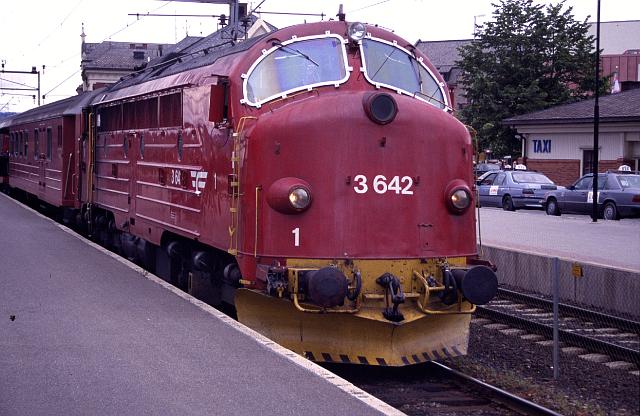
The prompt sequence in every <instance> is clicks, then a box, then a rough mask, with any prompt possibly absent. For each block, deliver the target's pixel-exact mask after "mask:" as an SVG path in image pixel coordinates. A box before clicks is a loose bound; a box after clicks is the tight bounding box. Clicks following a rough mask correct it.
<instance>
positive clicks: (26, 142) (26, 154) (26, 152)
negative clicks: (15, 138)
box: [20, 131, 29, 159]
mask: <svg viewBox="0 0 640 416" xmlns="http://www.w3.org/2000/svg"><path fill="white" fill-rule="evenodd" d="M20 137H22V133H20ZM28 157H29V135H28V134H27V132H26V131H25V132H24V158H25V159H27V158H28Z"/></svg>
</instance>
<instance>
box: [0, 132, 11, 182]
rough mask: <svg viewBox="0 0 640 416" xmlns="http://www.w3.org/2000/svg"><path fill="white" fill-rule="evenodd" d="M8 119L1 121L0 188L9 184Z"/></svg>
mask: <svg viewBox="0 0 640 416" xmlns="http://www.w3.org/2000/svg"><path fill="white" fill-rule="evenodd" d="M6 125H8V120H5V121H0V190H3V189H4V188H5V187H7V186H8V185H9V129H8V128H6V127H5V126H6Z"/></svg>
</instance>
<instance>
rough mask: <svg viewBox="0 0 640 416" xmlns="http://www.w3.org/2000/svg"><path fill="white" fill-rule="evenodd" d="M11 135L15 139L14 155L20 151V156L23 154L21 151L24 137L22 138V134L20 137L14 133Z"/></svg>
mask: <svg viewBox="0 0 640 416" xmlns="http://www.w3.org/2000/svg"><path fill="white" fill-rule="evenodd" d="M13 137H14V138H15V139H16V148H15V151H16V156H18V153H20V156H23V155H24V154H23V153H22V152H23V151H24V139H23V138H22V136H20V139H18V135H17V134H15V133H14V135H13Z"/></svg>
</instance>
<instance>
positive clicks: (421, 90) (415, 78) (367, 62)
mask: <svg viewBox="0 0 640 416" xmlns="http://www.w3.org/2000/svg"><path fill="white" fill-rule="evenodd" d="M360 48H361V54H362V60H363V67H364V68H365V72H364V76H365V78H366V79H367V81H369V82H370V83H371V84H373V85H375V86H376V87H385V88H390V89H392V90H395V91H397V92H399V93H402V94H406V95H411V96H413V97H415V98H418V99H420V100H422V101H426V102H428V103H429V104H432V105H434V106H436V107H438V108H441V109H444V110H448V109H449V103H448V101H447V94H446V93H445V91H444V87H443V86H442V85H440V84H439V83H438V80H437V79H436V77H435V75H434V74H433V73H432V72H431V70H430V69H429V68H428V67H427V66H426V65H425V64H424V63H423V62H422V59H419V58H418V59H417V58H416V57H415V56H414V55H413V54H411V53H410V52H409V51H408V50H407V49H404V48H401V47H400V46H398V45H397V44H395V43H391V42H388V41H385V40H382V39H372V38H366V39H363V40H362V43H361V46H360Z"/></svg>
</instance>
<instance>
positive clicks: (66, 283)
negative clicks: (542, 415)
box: [0, 194, 402, 416]
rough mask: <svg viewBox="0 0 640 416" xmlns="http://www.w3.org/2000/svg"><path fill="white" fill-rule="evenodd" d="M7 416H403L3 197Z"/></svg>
mask: <svg viewBox="0 0 640 416" xmlns="http://www.w3.org/2000/svg"><path fill="white" fill-rule="evenodd" d="M0 414H1V415H3V416H10V415H56V414H57V415H90V414H100V415H143V414H144V415H223V414H224V415H257V414H259V415H279V416H284V415H339V416H344V415H346V414H348V415H379V414H402V413H401V412H399V411H397V410H396V409H394V408H392V407H390V406H388V405H386V404H385V403H383V402H381V401H380V400H378V399H375V398H373V397H372V396H370V395H368V394H367V393H365V392H363V391H362V390H360V389H358V388H356V387H355V386H353V385H352V384H350V383H348V382H346V381H345V380H343V379H341V378H339V377H337V376H335V375H333V374H332V373H330V372H328V371H327V370H324V369H322V368H321V367H318V366H316V365H315V364H313V363H311V362H309V361H307V360H305V359H304V358H302V357H300V356H298V355H296V354H294V353H292V352H290V351H288V350H286V349H284V348H282V347H280V346H278V345H277V344H275V343H273V342H271V341H269V340H268V339H266V338H264V337H262V336H260V335H259V334H257V333H255V332H254V331H252V330H250V329H248V328H246V327H244V326H243V325H240V324H238V323H237V322H235V321H233V320H232V319H230V318H228V317H227V316H225V315H223V314H221V313H220V312H218V311H217V310H215V309H213V308H211V307H209V306H207V305H205V304H203V303H202V302H199V301H197V300H195V299H193V298H192V297H190V296H189V295H187V294H185V293H183V292H180V291H178V290H177V289H175V288H174V287H172V286H170V285H168V284H166V283H165V282H164V281H162V280H160V279H158V278H157V277H155V276H153V275H149V274H147V273H146V272H144V271H143V270H142V269H139V268H137V267H136V266H134V265H132V264H131V263H129V262H127V261H126V260H124V259H121V258H119V257H117V256H115V255H113V254H111V253H108V252H105V251H104V250H102V249H101V248H100V247H98V246H95V245H92V244H90V243H87V242H86V241H84V240H82V239H81V238H79V237H78V236H76V235H74V234H73V233H72V232H71V231H69V230H66V229H65V228H64V227H62V226H60V225H58V224H56V223H54V222H52V221H50V220H49V219H47V218H44V217H42V216H41V215H39V214H37V213H35V212H33V211H31V210H29V209H27V208H25V207H23V206H21V205H19V204H17V203H16V202H14V201H13V200H11V199H9V198H7V197H6V196H4V195H2V194H0Z"/></svg>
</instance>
